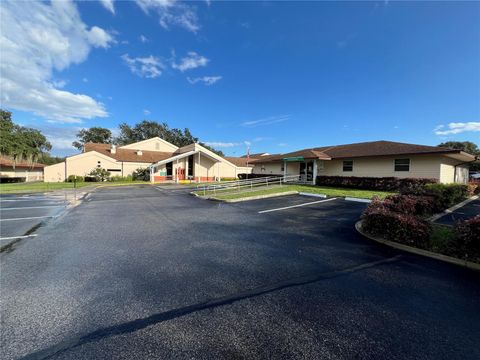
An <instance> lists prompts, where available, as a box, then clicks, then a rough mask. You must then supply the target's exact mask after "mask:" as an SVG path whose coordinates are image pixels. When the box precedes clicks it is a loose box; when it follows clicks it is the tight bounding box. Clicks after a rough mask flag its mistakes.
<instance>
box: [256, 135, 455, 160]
mask: <svg viewBox="0 0 480 360" xmlns="http://www.w3.org/2000/svg"><path fill="white" fill-rule="evenodd" d="M459 152H460V150H455V149H449V148H444V147H439V146H427V145H416V144H406V143H399V142H393V141H384V140H381V141H370V142H363V143H356V144H345V145H334V146H323V147H317V148H311V149H303V150H299V151H294V152H291V153H286V154H277V155H272V156H264V157H262V158H261V159H256V160H253V161H252V162H257V163H262V162H271V161H281V160H282V159H284V158H288V157H300V156H303V157H304V158H305V159H324V160H328V159H342V158H357V157H369V156H387V155H418V154H448V153H459Z"/></svg>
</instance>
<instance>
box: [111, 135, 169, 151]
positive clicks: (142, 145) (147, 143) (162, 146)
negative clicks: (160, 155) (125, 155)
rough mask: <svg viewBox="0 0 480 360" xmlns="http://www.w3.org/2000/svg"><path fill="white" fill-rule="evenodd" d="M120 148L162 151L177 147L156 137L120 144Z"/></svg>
mask: <svg viewBox="0 0 480 360" xmlns="http://www.w3.org/2000/svg"><path fill="white" fill-rule="evenodd" d="M120 148H122V149H134V150H150V151H164V152H173V151H175V150H177V149H178V148H177V147H176V146H175V145H173V144H170V143H168V142H166V141H162V140H160V139H158V138H153V139H149V140H144V141H139V142H136V143H133V144H128V145H123V146H120Z"/></svg>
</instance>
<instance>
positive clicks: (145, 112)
mask: <svg viewBox="0 0 480 360" xmlns="http://www.w3.org/2000/svg"><path fill="white" fill-rule="evenodd" d="M150 114H151V112H150V110H147V109H144V110H143V115H147V116H148V115H150Z"/></svg>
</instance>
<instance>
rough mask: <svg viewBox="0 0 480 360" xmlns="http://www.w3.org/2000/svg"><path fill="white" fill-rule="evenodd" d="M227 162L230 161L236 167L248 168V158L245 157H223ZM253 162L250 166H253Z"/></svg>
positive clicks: (250, 162) (249, 163)
mask: <svg viewBox="0 0 480 360" xmlns="http://www.w3.org/2000/svg"><path fill="white" fill-rule="evenodd" d="M223 158H224V159H225V160H227V161H230V162H231V163H232V164H234V165H236V166H247V158H244V157H230V156H224V157H223ZM252 160H253V159H250V161H249V162H248V166H253V164H252Z"/></svg>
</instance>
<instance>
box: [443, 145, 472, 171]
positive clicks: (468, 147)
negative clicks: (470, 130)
mask: <svg viewBox="0 0 480 360" xmlns="http://www.w3.org/2000/svg"><path fill="white" fill-rule="evenodd" d="M438 146H442V147H447V148H450V149H457V150H462V151H465V152H467V153H469V154H472V155H480V149H479V148H478V145H477V144H475V143H473V142H471V141H446V142H443V143H441V144H439V145H438ZM470 171H480V164H478V163H476V164H473V163H472V164H470Z"/></svg>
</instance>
